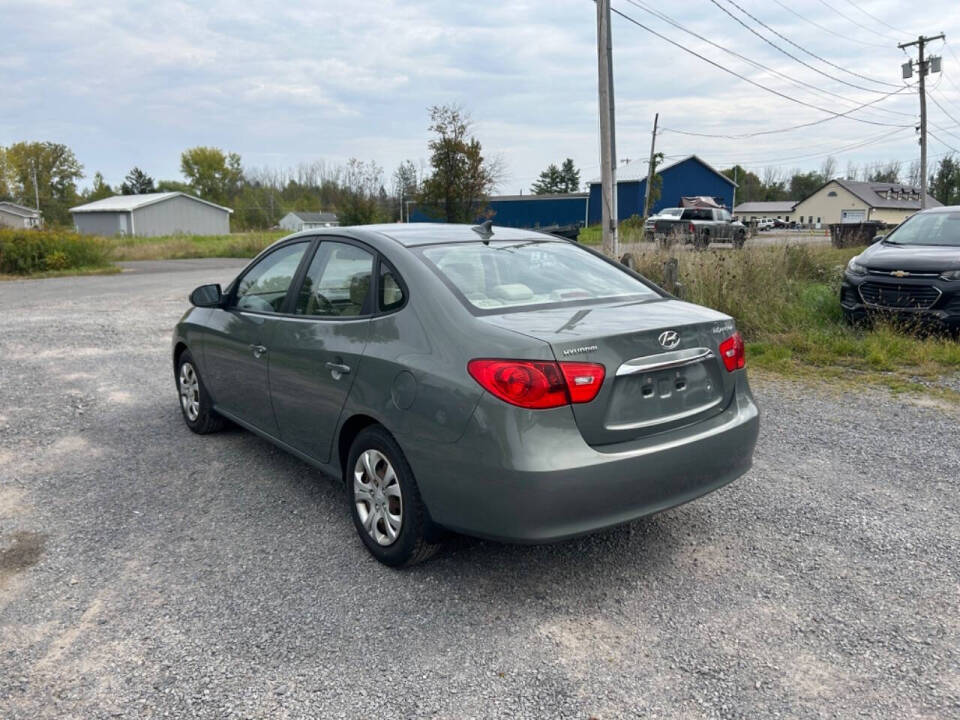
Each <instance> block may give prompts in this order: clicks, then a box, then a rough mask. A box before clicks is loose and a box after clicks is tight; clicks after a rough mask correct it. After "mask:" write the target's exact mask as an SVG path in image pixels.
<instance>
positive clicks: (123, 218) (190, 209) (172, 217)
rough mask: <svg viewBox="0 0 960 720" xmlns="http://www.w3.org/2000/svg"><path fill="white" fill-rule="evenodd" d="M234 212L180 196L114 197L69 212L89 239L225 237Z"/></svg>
mask: <svg viewBox="0 0 960 720" xmlns="http://www.w3.org/2000/svg"><path fill="white" fill-rule="evenodd" d="M232 213H233V210H231V209H230V208H226V207H223V206H222V205H217V204H216V203H212V202H210V201H209V200H203V199H201V198H198V197H195V196H193V195H188V194H187V193H183V192H160V193H143V194H142V195H114V196H113V197H108V198H104V199H103V200H97V201H96V202H92V203H87V204H86V205H78V206H77V207H74V208H70V214H71V215H73V224H74V225H75V226H76V228H77V232H80V233H85V234H88V235H138V236H142V237H155V236H157V235H176V234H184V235H226V234H228V233H229V232H230V215H231V214H232Z"/></svg>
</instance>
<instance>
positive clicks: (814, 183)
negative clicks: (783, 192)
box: [790, 170, 826, 200]
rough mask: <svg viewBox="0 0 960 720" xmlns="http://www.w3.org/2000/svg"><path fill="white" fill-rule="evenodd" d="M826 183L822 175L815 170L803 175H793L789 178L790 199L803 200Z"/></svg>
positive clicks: (799, 173)
mask: <svg viewBox="0 0 960 720" xmlns="http://www.w3.org/2000/svg"><path fill="white" fill-rule="evenodd" d="M825 182H826V180H824V178H823V175H821V174H820V173H818V172H817V171H815V170H811V171H810V172H805V173H801V172H798V173H794V175H793V177H791V178H790V197H791V198H795V199H797V200H804V199H805V198H808V197H810V196H811V195H813V193H815V192H816V191H817V190H819V189H820V186H821V185H823V184H824V183H825Z"/></svg>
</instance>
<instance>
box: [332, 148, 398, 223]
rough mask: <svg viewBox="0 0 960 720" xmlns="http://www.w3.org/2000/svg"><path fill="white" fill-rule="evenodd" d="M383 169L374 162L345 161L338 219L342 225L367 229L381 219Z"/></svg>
mask: <svg viewBox="0 0 960 720" xmlns="http://www.w3.org/2000/svg"><path fill="white" fill-rule="evenodd" d="M385 195H386V192H385V191H384V190H383V169H382V168H381V167H380V166H379V165H377V164H376V163H375V162H373V161H370V162H363V161H362V160H357V159H356V158H350V160H348V161H347V167H346V170H345V171H344V174H343V186H342V197H341V200H340V204H339V205H338V207H337V215H338V217H339V220H340V223H341V224H342V225H369V224H370V223H375V222H380V220H381V219H383V212H384V211H385V208H384V207H383V205H384V204H385V203H384V201H383V200H384V197H385Z"/></svg>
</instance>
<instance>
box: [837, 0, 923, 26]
mask: <svg viewBox="0 0 960 720" xmlns="http://www.w3.org/2000/svg"><path fill="white" fill-rule="evenodd" d="M846 2H847V4H848V5H852V6H853V7H854V8H856V9H857V10H859V11H860V12H862V13H863V14H864V15H866V16H867V17H869V18H873V19H874V20H875V21H877V22H878V23H880V24H881V25H883V26H884V27H885V28H889V29H890V30H893V31H894V32H904V30H903V28H896V27H894V26H893V25H890V24H888V23H886V22H884V21H883V20H881V19H880V18H878V17H877V16H876V15H874V14H873V13H870V12H867V10H866V9H865V8H862V7H860V6H859V5H857V4H856V3H855V2H854V1H853V0H846ZM828 7H829V6H828ZM910 34H911V35H919V34H920V33H910Z"/></svg>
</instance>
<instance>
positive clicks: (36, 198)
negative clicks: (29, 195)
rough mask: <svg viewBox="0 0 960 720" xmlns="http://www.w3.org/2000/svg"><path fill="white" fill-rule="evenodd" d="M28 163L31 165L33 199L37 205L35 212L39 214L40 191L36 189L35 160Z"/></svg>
mask: <svg viewBox="0 0 960 720" xmlns="http://www.w3.org/2000/svg"><path fill="white" fill-rule="evenodd" d="M30 162H31V164H32V165H33V199H34V202H36V204H37V208H36V209H37V212H40V189H39V188H38V187H37V160H36V158H33V159H32V160H31V161H30Z"/></svg>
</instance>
